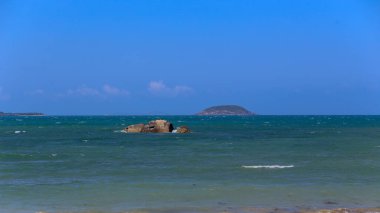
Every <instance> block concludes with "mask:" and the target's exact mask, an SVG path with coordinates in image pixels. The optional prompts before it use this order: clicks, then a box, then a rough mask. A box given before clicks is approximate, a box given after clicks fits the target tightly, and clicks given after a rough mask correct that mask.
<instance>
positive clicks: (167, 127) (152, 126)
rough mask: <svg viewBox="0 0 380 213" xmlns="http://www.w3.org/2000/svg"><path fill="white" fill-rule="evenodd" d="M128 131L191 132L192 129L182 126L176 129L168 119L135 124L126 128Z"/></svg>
mask: <svg viewBox="0 0 380 213" xmlns="http://www.w3.org/2000/svg"><path fill="white" fill-rule="evenodd" d="M124 131H125V132H127V133H168V132H173V133H189V132H190V129H189V127H186V126H180V127H178V128H177V129H175V130H174V126H173V124H172V123H170V122H169V121H167V120H153V121H149V123H148V124H133V125H129V126H128V127H127V128H125V129H124Z"/></svg>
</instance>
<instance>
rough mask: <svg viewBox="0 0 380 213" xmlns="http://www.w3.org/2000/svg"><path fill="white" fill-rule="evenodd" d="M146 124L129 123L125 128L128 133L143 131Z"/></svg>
mask: <svg viewBox="0 0 380 213" xmlns="http://www.w3.org/2000/svg"><path fill="white" fill-rule="evenodd" d="M144 127H145V125H144V124H134V125H129V126H128V127H127V128H125V131H126V132H128V133H138V132H143V131H144Z"/></svg>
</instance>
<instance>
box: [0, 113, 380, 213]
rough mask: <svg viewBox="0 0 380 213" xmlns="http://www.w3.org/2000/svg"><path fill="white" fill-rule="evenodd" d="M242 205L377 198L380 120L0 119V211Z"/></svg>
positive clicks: (365, 202)
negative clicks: (175, 129) (146, 127)
mask: <svg viewBox="0 0 380 213" xmlns="http://www.w3.org/2000/svg"><path fill="white" fill-rule="evenodd" d="M157 118H164V119H168V120H170V121H172V122H173V123H174V125H175V126H179V125H187V126H189V127H190V128H191V129H192V130H193V133H191V134H183V135H181V134H173V133H167V134H126V133H123V132H121V131H120V130H121V129H122V128H123V127H125V126H126V125H129V124H133V123H140V122H147V121H149V120H153V119H157ZM243 166H248V167H243ZM271 166H272V167H273V166H274V167H275V168H270V167H271ZM247 206H253V207H263V208H272V207H281V208H299V207H311V208H336V207H377V206H380V116H252V117H234V116H233V117H200V116H161V117H156V116H136V117H134V116H80V117H79V116H67V117H52V116H47V117H0V212H15V213H20V212H36V211H48V212H62V211H66V212H85V211H86V212H88V211H99V212H120V211H127V210H131V209H132V210H133V209H143V208H147V209H152V210H155V209H156V210H158V209H160V210H162V209H173V208H174V209H176V210H178V211H179V210H181V209H188V208H192V207H197V208H206V209H228V208H237V207H247Z"/></svg>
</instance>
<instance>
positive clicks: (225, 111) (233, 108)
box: [196, 105, 255, 115]
mask: <svg viewBox="0 0 380 213" xmlns="http://www.w3.org/2000/svg"><path fill="white" fill-rule="evenodd" d="M254 114H255V113H253V112H250V111H248V110H247V109H245V108H244V107H241V106H237V105H220V106H213V107H209V108H207V109H205V110H203V111H201V112H198V113H197V114H196V115H254Z"/></svg>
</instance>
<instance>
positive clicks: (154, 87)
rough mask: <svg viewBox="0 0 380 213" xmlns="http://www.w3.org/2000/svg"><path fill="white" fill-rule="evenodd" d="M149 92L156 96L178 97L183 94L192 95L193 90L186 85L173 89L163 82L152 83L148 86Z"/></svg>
mask: <svg viewBox="0 0 380 213" xmlns="http://www.w3.org/2000/svg"><path fill="white" fill-rule="evenodd" d="M148 90H149V92H150V93H152V94H154V95H162V96H171V97H174V96H178V95H182V94H191V93H193V91H194V90H193V89H192V88H191V87H188V86H185V85H176V86H173V87H169V86H167V85H166V84H165V83H164V82H163V81H151V82H150V83H149V85H148Z"/></svg>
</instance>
